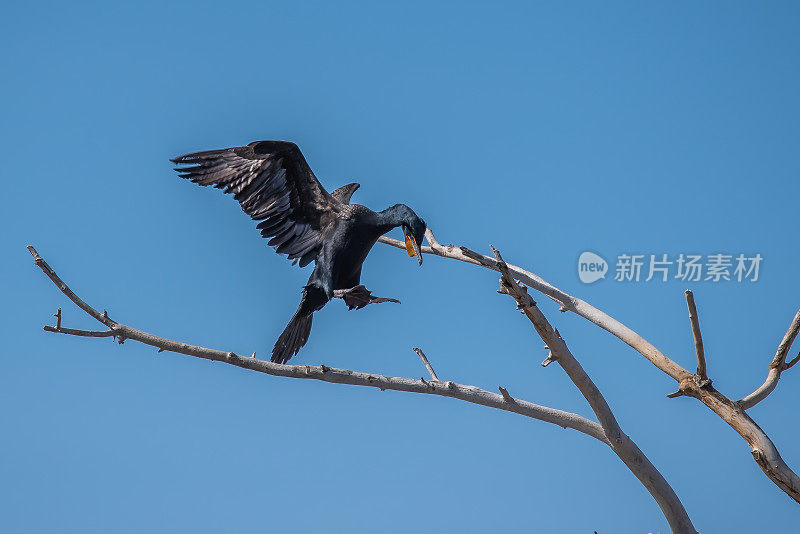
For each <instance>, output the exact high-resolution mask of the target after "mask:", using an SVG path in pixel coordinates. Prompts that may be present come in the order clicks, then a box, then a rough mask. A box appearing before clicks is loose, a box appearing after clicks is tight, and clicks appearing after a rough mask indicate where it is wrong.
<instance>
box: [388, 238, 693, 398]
mask: <svg viewBox="0 0 800 534" xmlns="http://www.w3.org/2000/svg"><path fill="white" fill-rule="evenodd" d="M425 237H426V239H427V240H428V243H430V246H423V247H421V250H422V252H423V254H433V255H435V256H441V257H443V258H449V259H453V260H458V261H463V262H466V263H472V264H475V265H481V266H483V267H487V268H489V269H492V270H493V271H498V267H497V262H496V260H495V259H494V258H490V257H489V256H485V255H483V254H479V253H477V252H474V251H472V250H470V249H468V248H466V247H456V246H454V245H447V246H443V245H440V244H439V242H438V241H436V238H433V232H431V231H430V229H428V230H427V231H426V232H425ZM431 238H433V241H431ZM378 240H379V241H380V242H381V243H386V244H387V245H391V246H393V247H396V248H400V249H403V250H405V243H404V242H402V241H398V240H397V239H392V238H391V237H387V236H381V237H380V239H378ZM508 270H509V271H510V272H511V274H512V275H513V276H514V277H515V278H516V279H517V280H519V281H520V282H522V283H524V284H525V285H527V286H528V287H530V288H532V289H534V290H536V291H538V292H539V293H542V294H544V295H546V296H547V297H549V298H551V299H552V300H554V301H555V302H557V303H558V304H559V306H560V309H561V311H564V312H566V311H571V312H574V313H576V314H577V315H580V316H581V317H583V318H584V319H587V320H588V321H590V322H592V323H594V324H596V325H597V326H599V327H600V328H602V329H604V330H606V331H608V332H610V333H611V334H612V335H614V336H616V337H618V338H619V339H621V340H622V341H624V342H625V343H626V344H628V345H630V346H631V347H632V348H633V349H634V350H636V351H637V352H638V353H639V354H641V355H642V356H644V357H645V358H647V359H648V360H649V361H650V363H652V364H653V365H655V366H656V367H658V368H659V369H661V370H662V371H663V372H664V373H666V374H667V375H669V376H671V377H672V378H673V379H674V380H675V381H677V382H680V381H681V380H683V379H685V378H689V377H690V376H692V373H690V372H689V371H687V370H686V369H684V368H683V367H681V366H680V365H678V364H677V363H675V362H674V361H672V360H670V359H669V358H667V357H666V356H665V355H664V353H663V352H661V351H660V350H658V349H657V348H655V347H654V346H653V345H652V344H651V343H649V342H648V341H647V340H645V339H644V338H643V337H641V336H640V335H639V334H637V333H636V332H634V331H633V330H631V329H630V328H628V327H627V326H625V325H624V324H622V323H620V322H619V321H617V320H616V319H614V318H613V317H611V316H609V315H608V314H606V313H604V312H602V311H600V310H598V309H597V308H595V307H593V306H591V305H589V304H588V303H587V302H584V301H583V300H581V299H579V298H576V297H573V296H571V295H569V294H567V293H565V292H564V291H562V290H560V289H558V288H557V287H555V286H553V285H552V284H550V283H549V282H546V281H545V280H544V279H542V278H541V277H539V276H537V275H535V274H533V273H531V272H529V271H526V270H525V269H522V268H520V267H517V266H516V265H512V264H510V263H509V264H508Z"/></svg>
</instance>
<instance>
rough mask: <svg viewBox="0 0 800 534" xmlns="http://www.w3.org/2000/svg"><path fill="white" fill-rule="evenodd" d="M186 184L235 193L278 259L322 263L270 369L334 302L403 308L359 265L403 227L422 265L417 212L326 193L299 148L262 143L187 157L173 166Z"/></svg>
mask: <svg viewBox="0 0 800 534" xmlns="http://www.w3.org/2000/svg"><path fill="white" fill-rule="evenodd" d="M172 162H173V163H175V164H178V165H186V166H184V167H176V169H175V170H176V171H178V173H180V176H181V177H182V178H188V179H189V180H191V181H193V182H194V183H196V184H200V185H213V186H214V187H217V188H220V189H224V190H225V193H233V198H235V199H236V200H238V201H239V204H241V206H242V210H243V211H244V212H245V213H247V214H248V215H249V216H250V217H252V218H253V219H254V220H256V221H260V222H259V223H258V226H257V228H258V229H259V230H261V235H262V236H264V237H267V238H271V239H270V240H269V245H270V246H273V247H275V249H276V251H277V252H278V254H287V255H288V256H289V259H291V260H294V262H293V263H298V262H299V264H300V267H305V266H306V265H308V264H309V263H310V262H312V261H314V262H316V265H315V266H314V271H313V272H312V273H311V277H310V278H309V279H308V284H306V286H305V287H304V288H303V296H302V298H301V299H300V306H298V308H297V311H296V312H295V314H294V316H293V317H292V319H291V320H290V321H289V324H288V325H286V328H285V329H284V331H283V333H282V334H281V335H280V337H278V341H277V342H276V343H275V347H273V349H272V358H271V359H272V361H273V362H276V363H286V362H287V361H289V359H290V358H291V357H292V356H294V355H295V354H297V352H298V351H299V350H300V348H301V347H302V346H303V345H305V344H306V341H307V340H308V334H309V332H311V319H312V316H313V314H314V312H315V311H317V310H319V309H321V308H322V307H323V306H325V304H327V303H328V301H329V300H330V299H331V298H334V297H341V298H342V299H344V301H345V303H346V304H347V306H348V307H349V308H350V309H351V310H352V309H360V308H363V307H364V306H366V305H367V304H372V303H377V302H399V301H397V300H395V299H386V298H381V297H375V296H373V295H372V294H371V293H370V292H369V291H368V290H367V289H366V288H365V287H364V286H363V285H361V265H362V264H363V263H364V260H365V259H366V257H367V254H369V251H370V249H372V246H373V245H374V244H375V243H376V241H377V240H378V237H380V236H381V235H383V234H385V233H386V232H388V231H389V230H391V229H393V228H397V227H398V226H401V227H402V228H403V232H404V233H405V236H406V249H407V251H408V255H409V256H411V257H414V256H416V257H417V259H418V260H419V264H420V265H422V254H421V253H420V248H419V247H420V245H421V244H422V238H423V236H424V234H425V228H426V226H425V222H424V221H423V220H422V219H420V218H419V217H417V215H416V213H414V212H413V211H412V210H411V208H409V207H408V206H406V205H404V204H395V205H394V206H392V207H391V208H388V209H385V210H383V211H379V212H374V211H372V210H371V209H369V208H367V207H364V206H361V205H359V204H350V197H351V196H352V195H353V193H354V192H355V190H356V189H358V188H359V184H356V183H353V184H348V185H345V186H343V187H340V188H339V189H337V190H335V191H334V192H333V193H328V192H327V191H326V190H325V188H324V187H322V184H320V183H319V180H317V177H316V176H314V173H313V172H312V171H311V168H310V167H309V166H308V163H306V160H305V158H304V157H303V154H302V153H301V152H300V149H299V148H297V145H295V144H294V143H290V142H288V141H256V142H253V143H250V144H249V145H247V146H243V147H235V148H226V149H222V150H209V151H207V152H195V153H194V154H186V155H185V156H179V157H177V158H175V159H173V160H172Z"/></svg>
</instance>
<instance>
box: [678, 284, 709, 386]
mask: <svg viewBox="0 0 800 534" xmlns="http://www.w3.org/2000/svg"><path fill="white" fill-rule="evenodd" d="M684 293H685V294H686V307H687V308H689V322H690V323H691V325H692V337H694V352H695V355H696V356H697V377H698V379H699V383H700V384H701V385H703V386H705V385H708V384H709V383H710V381H709V380H708V375H707V374H706V353H705V350H704V349H703V336H702V334H700V319H699V318H698V316H697V306H695V304H694V293H692V292H691V291H690V290H688V289H687V290H686V291H684Z"/></svg>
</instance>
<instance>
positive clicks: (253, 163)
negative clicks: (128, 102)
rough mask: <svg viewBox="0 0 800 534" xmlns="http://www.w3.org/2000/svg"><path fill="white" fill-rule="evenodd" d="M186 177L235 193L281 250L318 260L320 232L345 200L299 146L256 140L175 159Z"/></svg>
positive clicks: (302, 262) (303, 260) (296, 257)
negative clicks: (328, 186) (328, 185)
mask: <svg viewBox="0 0 800 534" xmlns="http://www.w3.org/2000/svg"><path fill="white" fill-rule="evenodd" d="M172 161H173V162H174V163H176V164H177V165H182V167H176V168H175V170H176V171H178V173H179V175H180V176H181V178H188V179H189V180H191V181H193V182H194V183H196V184H200V185H213V186H214V187H217V188H220V189H224V190H225V192H226V193H233V198H235V199H236V200H238V201H239V204H241V206H242V210H243V211H244V212H245V213H247V214H248V215H249V216H250V217H252V218H253V219H254V220H256V221H261V222H260V223H259V224H258V226H257V228H258V229H259V230H261V235H262V236H264V237H267V238H271V239H270V240H269V245H270V246H273V247H275V250H276V252H278V253H279V254H288V255H289V259H293V260H295V262H297V261H298V260H299V262H300V266H301V267H304V266H306V265H307V264H308V263H309V262H311V261H313V260H314V259H315V258H316V256H317V252H318V251H319V247H320V244H321V240H322V238H321V235H322V232H323V230H324V229H325V227H326V226H328V225H329V224H331V223H332V222H333V221H334V219H335V217H336V214H337V213H338V212H339V210H340V209H341V206H342V205H341V203H340V202H339V201H338V200H337V199H335V198H334V197H333V196H331V195H330V193H328V192H327V191H325V188H324V187H322V185H321V184H320V183H319V180H317V178H316V176H314V173H313V172H312V171H311V168H310V167H309V166H308V163H306V160H305V158H304V157H303V154H302V153H301V152H300V149H299V148H297V145H295V144H294V143H290V142H288V141H256V142H254V143H250V144H249V145H247V146H243V147H236V148H227V149H223V150H209V151H207V152H195V153H194V154H186V155H184V156H179V157H177V158H175V159H173V160H172Z"/></svg>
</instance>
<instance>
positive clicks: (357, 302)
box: [333, 285, 400, 310]
mask: <svg viewBox="0 0 800 534" xmlns="http://www.w3.org/2000/svg"><path fill="white" fill-rule="evenodd" d="M333 297H334V298H338V299H342V300H344V303H345V304H347V307H348V308H350V309H351V310H360V309H361V308H363V307H364V306H366V305H367V304H379V303H381V302H396V303H398V304H400V301H399V300H397V299H387V298H384V297H375V296H373V295H372V293H371V292H370V291H369V290H368V289H367V288H366V287H364V286H362V285H358V286H356V287H351V288H350V289H334V290H333Z"/></svg>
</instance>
